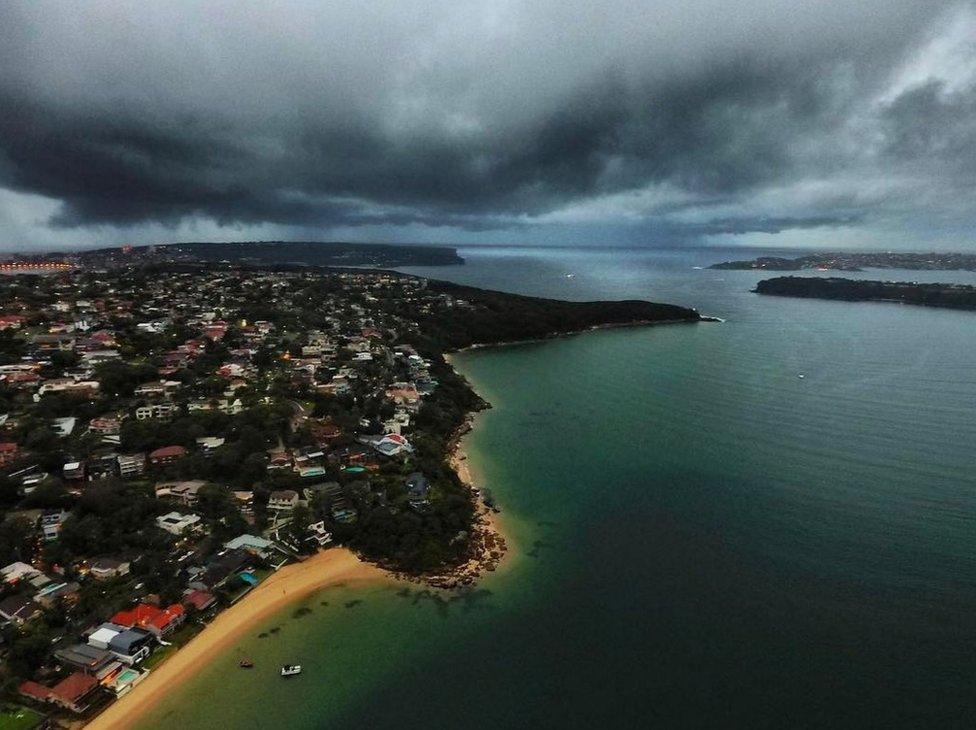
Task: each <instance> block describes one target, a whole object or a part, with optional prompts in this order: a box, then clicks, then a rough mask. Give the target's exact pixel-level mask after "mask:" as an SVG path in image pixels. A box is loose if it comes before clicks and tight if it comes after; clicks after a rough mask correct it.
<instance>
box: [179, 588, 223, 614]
mask: <svg viewBox="0 0 976 730" xmlns="http://www.w3.org/2000/svg"><path fill="white" fill-rule="evenodd" d="M216 603H217V597H216V596H215V595H214V594H212V593H208V592H207V591H201V590H194V591H190V592H189V593H187V594H186V595H184V596H183V605H184V606H186V607H190V606H193V608H195V609H196V610H197V611H206V610H207V609H208V608H210V607H211V606H213V605H215V604H216Z"/></svg>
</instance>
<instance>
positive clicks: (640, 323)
mask: <svg viewBox="0 0 976 730" xmlns="http://www.w3.org/2000/svg"><path fill="white" fill-rule="evenodd" d="M724 321H725V320H723V319H720V318H719V317H711V316H708V315H704V314H699V319H641V320H635V321H633V322H610V323H607V324H594V325H591V326H589V327H584V328H582V329H576V330H566V331H565V332H550V333H549V334H547V335H546V336H545V337H531V338H529V339H525V340H504V341H501V342H476V343H474V344H473V345H467V346H466V347H459V348H458V349H456V350H451V351H450V352H445V353H443V357H444V360H445V361H447V363H448V364H449V365H450V366H451V367H452V368H453V367H454V364H453V363H452V362H451V360H450V356H451V355H452V354H456V353H462V352H468V351H470V350H485V349H489V348H492V347H511V346H512V345H530V344H533V343H536V342H548V341H549V340H556V339H560V338H563V337H575V336H577V335H585V334H586V333H587V332H599V331H600V330H614V329H623V328H628V327H654V326H656V325H667V324H700V323H702V322H724ZM455 372H457V371H456V370H455ZM458 374H459V375H460V373H458ZM472 390H473V388H472Z"/></svg>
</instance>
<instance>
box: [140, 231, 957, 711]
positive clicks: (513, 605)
mask: <svg viewBox="0 0 976 730" xmlns="http://www.w3.org/2000/svg"><path fill="white" fill-rule="evenodd" d="M461 253H462V255H463V256H465V257H466V258H467V259H468V265H466V266H464V267H457V268H450V269H444V268H438V269H429V270H419V269H411V271H415V272H416V273H423V274H426V275H431V276H434V277H438V278H448V279H452V280H455V281H459V282H461V283H466V284H472V285H475V286H484V287H490V288H496V289H504V290H508V291H514V292H518V293H524V294H534V295H540V296H551V297H561V298H567V299H591V298H645V299H652V300H657V301H666V302H672V303H677V304H685V305H691V306H696V307H698V308H699V309H700V310H701V311H703V312H705V313H707V314H712V315H716V316H719V317H722V318H723V319H725V322H723V323H716V324H700V325H694V326H666V327H657V328H637V329H622V330H608V331H602V332H594V333H589V334H586V335H581V336H576V337H569V338H563V339H558V340H552V341H548V342H544V343H533V344H525V345H517V346H511V347H505V348H497V349H490V350H478V351H472V352H468V353H463V354H461V355H459V356H458V357H457V360H456V363H457V366H458V367H459V369H460V370H461V371H462V372H463V373H464V374H465V375H466V376H467V377H468V378H469V379H470V380H471V381H472V383H473V384H474V385H475V387H476V388H477V389H478V390H479V391H480V392H482V393H483V394H484V395H485V396H486V397H487V398H488V399H489V400H490V401H491V402H492V403H493V405H494V408H493V409H492V410H490V411H488V412H485V413H483V414H481V415H480V416H479V417H478V422H477V427H476V430H475V432H474V433H473V434H472V436H471V437H470V438H469V439H468V441H467V442H466V448H467V449H468V451H469V454H470V457H471V460H472V463H473V466H474V470H475V472H476V474H478V475H479V477H480V479H481V480H483V481H484V483H486V484H487V485H488V486H490V487H491V489H492V490H493V492H494V493H495V494H496V496H497V497H498V498H499V501H500V502H501V504H502V506H503V509H504V512H503V518H504V526H505V529H506V531H507V532H508V534H509V535H510V537H511V540H512V542H513V543H514V545H515V552H514V553H513V556H512V558H511V559H510V560H509V561H507V563H506V565H505V569H504V570H503V571H501V572H500V573H499V574H497V575H493V576H490V577H489V578H488V579H486V580H485V581H484V582H483V583H482V584H480V585H479V587H478V588H477V589H476V590H474V591H471V592H469V593H467V594H464V595H461V596H453V597H452V596H449V595H446V594H437V593H431V592H427V591H423V590H420V589H418V588H417V587H410V588H389V587H372V588H368V589H355V588H352V587H338V588H334V589H330V590H327V591H323V592H322V593H321V594H318V595H315V596H312V597H310V598H309V599H308V600H307V601H306V602H305V608H307V609H309V610H308V611H298V610H297V609H298V608H299V607H291V608H289V609H287V610H286V611H284V612H282V614H280V615H279V616H277V617H275V618H274V619H273V620H269V622H268V626H266V627H263V631H262V630H257V631H256V632H255V635H254V636H250V637H247V638H245V639H243V640H242V641H241V643H240V645H239V646H238V647H235V648H234V650H232V651H231V652H228V653H227V654H225V655H223V656H217V657H213V660H212V662H211V663H210V664H209V665H208V667H207V668H206V669H205V670H204V671H203V672H202V673H201V675H200V677H199V678H197V679H194V680H193V681H192V682H191V683H190V684H188V685H186V686H185V687H182V688H180V689H179V690H177V691H175V692H174V693H173V694H172V696H170V697H168V698H167V699H166V700H165V701H164V702H163V703H162V704H161V705H160V706H159V707H158V709H157V710H155V711H154V712H153V713H152V714H151V715H150V716H147V717H146V721H145V723H144V726H145V727H171V726H173V725H174V724H175V725H181V726H184V727H187V728H196V727H201V728H202V727H216V726H226V727H269V728H272V727H273V728H333V727H336V728H338V727H350V726H351V727H371V728H387V727H389V728H394V727H396V728H402V727H427V728H454V727H470V728H482V727H483V728H521V727H579V728H589V727H593V726H595V725H603V726H606V727H614V728H616V727H622V728H631V727H634V728H638V727H639V728H643V727H710V728H713V727H742V728H758V727H770V728H782V727H971V726H972V725H973V721H974V718H976V699H974V697H976V694H974V687H973V684H974V672H976V659H974V640H976V519H974V517H976V314H972V313H966V312H953V311H941V310H932V309H925V308H913V307H904V306H898V305H890V304H847V303H839V302H818V301H813V300H800V299H785V298H783V299H781V298H770V297H759V296H758V295H755V294H751V293H750V292H749V290H750V289H751V288H752V286H754V284H755V282H756V281H757V280H758V279H759V278H761V275H760V274H756V273H754V272H733V271H709V270H707V269H704V268H701V269H699V268H694V267H699V266H701V267H704V266H707V264H709V263H712V262H714V261H718V260H725V259H727V258H732V257H735V258H741V257H746V256H748V255H752V252H743V251H741V250H739V251H715V250H677V251H641V250H606V249H592V250H589V249H588V250H579V249H531V248H517V247H512V248H501V247H495V248H471V249H462V251H461ZM861 276H865V277H867V278H890V279H902V280H905V279H908V280H926V281H936V280H953V281H966V282H971V283H976V276H973V275H971V274H963V273H948V272H938V273H935V274H925V273H922V272H891V271H885V272H868V273H866V274H861ZM800 375H803V376H804V377H802V378H801V377H799V376H800ZM273 628H274V629H277V631H276V632H274V633H270V630H271V629H273ZM262 632H263V633H267V634H268V635H267V636H266V637H264V638H259V637H258V634H259V633H262ZM241 655H248V656H251V657H252V658H254V659H255V661H256V662H257V665H258V666H257V667H256V669H255V670H252V671H251V672H241V671H238V670H236V668H235V665H236V661H237V658H238V657H239V656H241ZM292 661H300V662H301V663H302V664H303V665H304V666H306V672H305V674H303V675H302V676H301V677H300V678H297V679H296V680H295V681H288V682H283V681H281V680H280V679H279V678H277V677H276V676H275V672H276V667H277V665H278V664H281V663H286V662H292Z"/></svg>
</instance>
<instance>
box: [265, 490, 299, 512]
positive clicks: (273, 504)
mask: <svg viewBox="0 0 976 730" xmlns="http://www.w3.org/2000/svg"><path fill="white" fill-rule="evenodd" d="M297 506H298V492H296V491H295V490H294V489H282V490H280V491H277V492H272V493H271V497H270V498H269V499H268V509H269V510H275V511H278V512H290V511H291V510H293V509H295V507H297Z"/></svg>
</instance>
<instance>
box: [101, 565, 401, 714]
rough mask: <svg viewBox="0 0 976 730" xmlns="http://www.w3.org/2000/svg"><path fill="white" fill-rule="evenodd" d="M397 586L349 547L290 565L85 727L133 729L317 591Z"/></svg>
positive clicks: (224, 614)
mask: <svg viewBox="0 0 976 730" xmlns="http://www.w3.org/2000/svg"><path fill="white" fill-rule="evenodd" d="M353 583H355V584H361V585H368V584H377V585H379V584H383V583H388V584H390V585H395V584H396V581H395V580H394V579H393V578H392V577H391V576H390V575H389V574H388V573H386V571H383V570H381V569H380V568H377V567H375V566H373V565H370V564H369V563H366V562H364V561H362V560H360V559H359V558H358V557H357V556H356V555H355V554H354V553H353V552H352V551H351V550H348V549H347V548H332V549H330V550H326V551H325V552H321V553H318V554H316V555H313V556H312V557H310V558H308V559H307V560H305V561H303V562H301V563H293V564H291V565H287V566H285V567H284V568H282V569H281V570H279V571H277V572H276V573H274V574H272V575H271V576H269V577H268V578H267V579H266V580H265V581H264V582H263V583H261V584H260V585H259V586H258V587H257V588H255V589H254V590H253V591H251V593H250V594H249V595H248V596H247V597H245V598H244V600H242V601H240V602H238V603H236V604H234V605H233V606H231V607H230V608H228V609H226V610H224V611H221V612H220V613H219V614H217V616H216V618H214V620H213V621H212V622H211V623H209V624H208V625H207V627H206V628H205V629H204V630H203V631H202V632H200V633H199V634H198V635H197V636H195V637H193V639H191V640H190V642H189V643H188V644H187V645H186V646H183V647H181V648H180V649H178V650H177V651H176V652H175V653H174V654H173V655H172V656H170V657H168V658H167V659H166V660H165V661H163V662H162V663H161V664H160V665H159V666H158V667H156V668H155V669H153V670H151V671H150V672H149V675H148V676H147V677H146V679H145V680H144V681H143V682H141V683H140V684H139V685H137V686H136V687H135V688H133V690H132V691H131V692H129V693H128V694H127V695H125V696H124V697H121V698H119V699H118V700H116V701H115V702H113V703H112V704H111V705H110V706H109V707H107V708H106V709H105V711H104V712H102V713H100V714H99V715H97V716H95V717H94V718H92V720H91V721H90V722H88V724H86V725H85V727H86V728H90V729H91V730H116V729H118V730H121V729H122V728H131V727H132V726H133V724H134V723H135V722H136V721H137V720H138V719H140V718H142V717H143V716H144V715H145V714H146V713H148V712H149V711H150V710H152V709H153V708H154V707H156V706H157V705H158V704H159V703H160V702H162V701H163V700H164V699H165V698H166V697H169V696H171V695H172V693H173V691H174V689H175V688H177V687H178V686H180V685H182V684H185V683H186V682H188V681H190V680H192V679H193V678H194V677H195V676H196V675H197V674H198V673H199V672H200V671H201V670H202V669H203V668H204V667H206V666H207V661H208V660H212V659H213V658H214V657H215V656H218V655H220V654H222V653H223V652H225V651H226V650H227V649H229V648H231V647H232V646H233V644H234V642H236V641H238V640H239V639H240V638H241V637H243V636H244V635H245V634H246V633H247V632H248V631H252V630H253V629H254V628H255V627H256V626H257V625H258V624H259V623H260V622H261V621H264V620H265V619H267V618H268V617H270V616H271V615H273V614H275V613H277V612H278V611H280V610H281V609H283V608H285V607H287V606H288V605H290V604H292V603H294V602H295V601H298V600H300V599H302V598H304V597H306V596H308V595H310V594H312V593H315V592H316V591H319V590H322V589H324V588H328V587H330V586H336V585H339V584H346V585H348V584H353Z"/></svg>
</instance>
